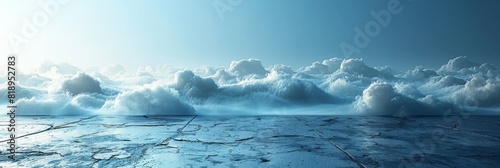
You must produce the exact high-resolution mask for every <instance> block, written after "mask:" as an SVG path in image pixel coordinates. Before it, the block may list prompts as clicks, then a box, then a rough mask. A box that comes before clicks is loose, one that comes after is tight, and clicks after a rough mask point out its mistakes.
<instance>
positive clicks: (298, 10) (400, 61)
mask: <svg viewBox="0 0 500 168" xmlns="http://www.w3.org/2000/svg"><path fill="white" fill-rule="evenodd" d="M40 2H41V3H42V4H43V3H44V2H56V4H57V5H56V6H57V8H54V6H53V5H52V6H50V5H49V10H44V5H39V4H37V3H40ZM397 2H399V5H397V6H398V8H400V12H399V13H393V14H391V19H390V22H388V24H387V25H386V26H381V25H380V24H379V23H378V24H379V27H380V30H379V32H378V33H377V34H376V35H375V36H373V37H369V40H370V42H369V43H368V45H366V46H365V47H363V48H360V50H359V53H355V54H352V55H350V54H346V53H345V52H343V51H342V47H341V46H340V44H342V43H346V44H349V45H352V46H356V45H355V42H354V40H355V37H356V35H357V32H356V31H355V27H359V28H360V30H362V31H364V30H365V26H366V25H368V23H370V22H373V21H376V19H375V18H374V16H372V15H371V14H370V12H371V11H372V10H373V11H375V12H380V11H381V10H385V11H387V10H388V6H390V5H388V4H391V3H397ZM499 7H500V2H498V1H494V0H483V1H472V0H456V1H431V0H421V1H406V0H401V1H393V0H390V1H389V0H383V1H382V0H381V1H369V0H352V1H342V0H314V1H300V0H294V1H284V0H274V1H265V0H252V1H250V0H239V1H238V0H235V1H226V0H210V1H173V0H164V1H163V0H162V1H160V0H151V1H147V2H144V1H136V0H128V1H125V2H124V1H117V0H110V1H98V0H88V1H68V2H66V1H55V0H49V1H46V0H40V1H21V2H19V1H12V0H6V1H1V2H0V21H1V22H0V36H2V38H1V42H0V47H1V48H0V49H1V52H2V53H0V54H2V55H7V54H9V53H16V54H17V55H18V56H19V57H20V59H19V60H20V63H19V64H20V66H21V67H24V68H26V69H29V68H30V67H34V66H36V65H37V64H39V63H40V62H42V61H45V60H49V61H55V62H67V63H70V64H72V65H76V66H78V67H81V68H86V67H91V66H105V65H111V64H120V65H123V66H124V67H125V68H127V69H131V70H134V69H136V68H137V67H139V66H144V65H152V66H161V65H171V66H179V67H197V66H202V65H214V66H226V67H227V66H229V63H230V62H231V61H232V60H240V59H246V58H256V59H262V60H265V61H264V62H263V65H264V66H265V67H267V66H270V65H274V64H280V63H282V64H286V65H291V66H292V68H294V69H298V68H300V67H303V66H307V65H309V64H311V63H312V62H314V61H317V60H324V59H328V58H331V57H339V58H362V59H363V60H364V61H365V62H366V63H367V64H368V65H371V66H386V65H390V66H391V67H392V68H394V69H399V70H406V69H411V68H413V67H415V66H417V65H425V66H428V67H434V68H436V67H438V66H440V65H441V64H442V62H446V61H447V60H449V59H451V58H455V57H457V56H467V57H468V58H469V59H471V60H474V61H477V62H487V63H492V64H495V65H497V66H498V65H500V59H498V54H497V53H498V48H500V47H499V46H498V45H499V44H500V32H499V31H498V30H500V20H499V19H498V18H497V17H498V16H500V10H498V9H499ZM47 11H56V12H49V13H48V12H47ZM40 12H42V13H44V14H40ZM49 14H52V15H49ZM41 15H45V16H47V17H46V18H47V19H46V20H47V22H45V23H44V21H45V19H44V17H40V16H41ZM33 18H36V19H38V21H39V22H42V23H41V26H40V25H39V26H37V25H35V29H36V30H37V31H36V33H34V35H33V36H32V37H27V36H25V35H23V27H26V22H25V20H26V21H28V22H31V23H34V19H33ZM24 19H25V20H24ZM372 28H373V27H372ZM372 30H375V29H372ZM13 34H14V35H13ZM14 36H16V37H20V38H24V39H25V40H19V39H20V38H15V39H14V38H13V37H14ZM13 39H14V40H13ZM11 41H15V42H19V43H18V44H17V45H16V44H13V42H11ZM20 41H21V42H20ZM15 42H14V43H15ZM358 48H359V47H358Z"/></svg>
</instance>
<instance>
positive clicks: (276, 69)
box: [0, 57, 500, 115]
mask: <svg viewBox="0 0 500 168" xmlns="http://www.w3.org/2000/svg"><path fill="white" fill-rule="evenodd" d="M34 72H35V74H24V73H21V74H19V75H18V76H19V83H18V85H17V86H16V87H17V102H18V105H19V107H20V108H19V111H20V112H19V114H26V115H28V114H31V115H33V114H36V115H91V114H103V115H107V114H110V115H190V114H243V113H244V114H287V111H290V113H292V112H293V114H329V113H328V111H329V110H325V109H332V110H333V111H332V112H331V114H376V115H429V114H441V113H443V112H444V111H446V109H447V108H451V107H453V108H464V109H466V110H469V112H471V113H472V114H476V113H477V114H479V113H480V110H476V111H470V109H471V108H469V107H477V108H476V109H479V108H481V109H486V111H490V112H491V111H495V110H496V111H498V109H499V107H500V104H499V101H498V100H500V84H499V83H500V72H499V70H497V69H496V67H494V66H493V65H491V64H479V63H474V62H472V61H469V60H468V59H467V58H465V57H457V58H454V59H451V60H450V61H449V62H448V63H446V64H445V65H443V66H442V67H441V68H440V69H439V70H434V69H432V68H424V67H420V66H419V67H416V68H415V69H413V70H410V71H407V72H406V73H401V72H397V71H394V70H392V69H391V68H390V67H388V66H386V67H378V68H373V67H370V66H368V65H366V64H365V63H364V62H363V61H362V60H361V59H340V58H332V59H328V60H324V61H318V62H315V63H313V64H312V65H310V66H307V67H303V68H299V70H296V71H294V70H293V69H292V68H291V67H290V66H287V65H283V64H278V65H273V66H271V67H269V68H268V69H267V70H266V69H264V67H263V66H262V63H261V61H260V60H256V59H245V60H239V61H233V62H231V65H230V66H229V68H227V69H226V68H224V67H210V66H202V67H198V68H194V69H193V70H188V69H184V68H177V67H171V66H163V67H157V68H153V67H151V66H145V67H141V68H138V69H137V71H136V72H126V71H125V70H124V68H123V67H122V66H120V65H112V66H107V67H104V68H98V67H96V68H93V70H92V71H91V72H90V71H89V73H88V74H85V73H82V72H80V70H79V69H78V68H76V67H74V66H71V65H69V64H67V63H60V64H56V63H51V62H46V63H44V64H42V65H41V66H40V67H39V68H37V69H36V70H35V71H34ZM89 74H90V75H89ZM5 88H6V85H5V84H3V86H2V89H0V91H2V92H3V93H4V94H3V95H4V98H3V99H4V101H3V102H4V103H5V102H7V101H6V98H5V97H6V95H7V90H6V89H5ZM217 109H218V110H220V111H217ZM303 109H307V110H306V111H303ZM214 110H215V111H217V112H214ZM301 110H302V111H303V112H302V113H301ZM335 110H341V112H339V111H335ZM319 111H321V113H318V112H319ZM499 113H500V112H499Z"/></svg>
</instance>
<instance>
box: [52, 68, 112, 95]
mask: <svg viewBox="0 0 500 168" xmlns="http://www.w3.org/2000/svg"><path fill="white" fill-rule="evenodd" d="M61 90H62V91H65V92H69V93H70V94H73V95H77V94H81V93H102V90H101V86H100V84H99V81H97V80H96V79H94V78H92V77H91V76H89V75H87V74H85V73H78V74H77V75H75V76H74V77H73V78H71V79H68V80H65V81H64V82H63V83H62V86H61Z"/></svg>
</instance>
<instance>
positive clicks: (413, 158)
mask: <svg viewBox="0 0 500 168" xmlns="http://www.w3.org/2000/svg"><path fill="white" fill-rule="evenodd" d="M6 118H7V117H2V118H1V120H2V127H5V129H2V130H3V131H1V132H0V137H1V140H0V141H1V144H0V147H1V148H0V150H1V155H0V166H1V167H498V166H499V165H500V158H499V155H500V152H499V151H500V131H498V130H499V128H500V117H497V116H473V117H468V118H455V119H449V118H443V117H414V118H393V117H378V116H173V117H172V116H162V117H152V116H150V117H143V116H141V117H123V116H90V117H81V116H80V117H78V116H73V117H67V116H65V117H61V116H31V117H19V116H18V117H17V118H16V121H17V125H18V126H17V131H18V132H17V137H19V138H18V139H16V142H17V146H18V147H19V148H18V149H17V153H16V158H17V161H16V162H11V161H9V160H8V158H7V153H6V148H7V144H6V141H7V136H8V132H7V130H6V128H7V126H6V123H7V121H6V120H5V119H6ZM459 121H461V124H460V125H456V123H458V122H459Z"/></svg>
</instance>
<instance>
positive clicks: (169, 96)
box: [101, 86, 194, 115]
mask: <svg viewBox="0 0 500 168" xmlns="http://www.w3.org/2000/svg"><path fill="white" fill-rule="evenodd" d="M101 111H102V113H104V114H105V113H108V112H109V113H110V114H113V115H192V114H194V109H193V108H192V107H191V106H190V105H188V104H186V103H183V102H181V101H180V100H179V99H178V96H177V95H176V94H175V93H174V92H173V91H172V90H165V89H163V88H161V87H159V86H150V87H141V88H138V89H134V90H131V91H125V92H122V93H120V94H119V95H118V96H117V97H116V98H115V99H114V100H111V101H108V102H106V104H105V105H104V107H103V109H101Z"/></svg>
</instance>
